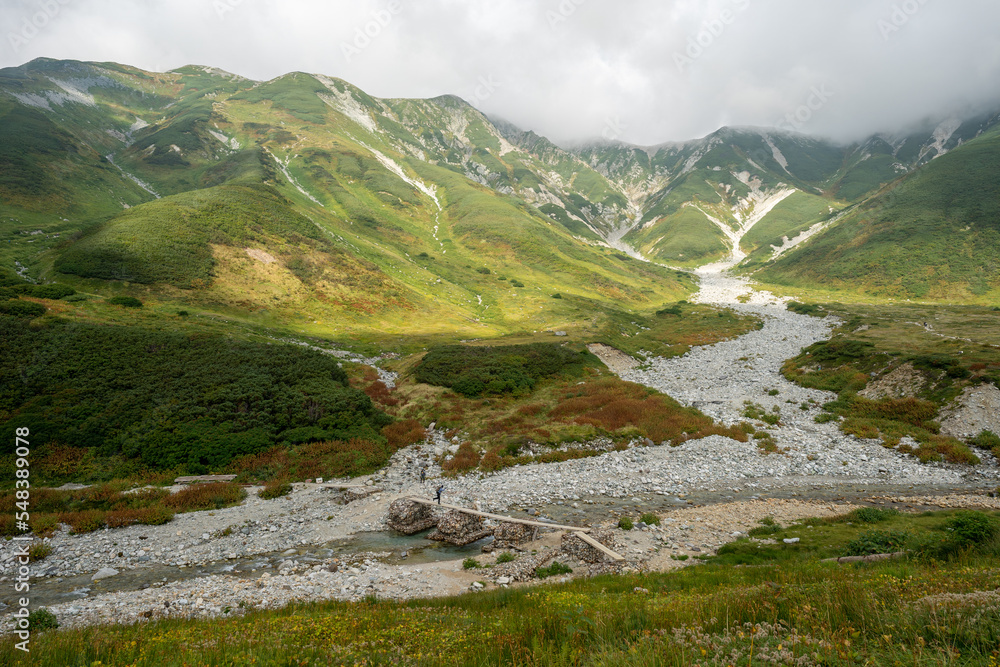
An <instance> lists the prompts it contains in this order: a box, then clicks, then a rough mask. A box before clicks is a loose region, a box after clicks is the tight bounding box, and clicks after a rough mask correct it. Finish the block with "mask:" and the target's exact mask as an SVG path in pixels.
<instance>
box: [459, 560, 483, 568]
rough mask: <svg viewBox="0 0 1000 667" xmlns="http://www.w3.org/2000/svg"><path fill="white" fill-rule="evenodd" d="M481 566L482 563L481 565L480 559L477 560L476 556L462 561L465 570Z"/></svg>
mask: <svg viewBox="0 0 1000 667" xmlns="http://www.w3.org/2000/svg"><path fill="white" fill-rule="evenodd" d="M481 567H482V565H480V564H479V561H478V560H476V559H475V558H466V559H465V560H463V561H462V569H463V570H476V569H479V568H481Z"/></svg>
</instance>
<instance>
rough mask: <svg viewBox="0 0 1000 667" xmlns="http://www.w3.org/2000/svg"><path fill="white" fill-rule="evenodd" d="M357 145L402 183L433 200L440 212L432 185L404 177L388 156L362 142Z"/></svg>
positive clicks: (403, 173) (400, 169) (439, 205)
mask: <svg viewBox="0 0 1000 667" xmlns="http://www.w3.org/2000/svg"><path fill="white" fill-rule="evenodd" d="M358 143H360V144H361V145H362V146H364V147H365V148H367V149H368V150H369V151H370V152H371V154H372V155H374V156H375V159H376V160H378V161H379V162H381V163H382V166H383V167H385V168H386V169H388V170H389V171H391V172H392V173H394V174H396V176H399V178H401V179H402V180H403V181H405V182H406V183H409V184H410V185H412V186H413V187H415V188H416V189H418V190H420V191H421V192H423V193H424V194H425V195H427V196H428V197H430V198H431V199H433V200H434V204H435V205H436V206H437V208H438V211H440V210H442V209H441V202H439V201H438V198H437V187H436V186H434V185H427V184H426V183H424V182H423V181H421V180H418V179H415V178H410V177H409V176H407V175H406V172H405V171H403V168H402V167H400V166H399V165H398V164H397V163H396V162H395V161H394V160H393V159H392V158H390V157H389V156H387V155H385V154H383V153H380V152H379V151H377V150H375V149H374V148H372V147H371V146H368V145H366V144H364V143H362V142H358Z"/></svg>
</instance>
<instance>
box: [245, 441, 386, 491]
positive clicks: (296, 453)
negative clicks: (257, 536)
mask: <svg viewBox="0 0 1000 667" xmlns="http://www.w3.org/2000/svg"><path fill="white" fill-rule="evenodd" d="M396 449H397V447H395V446H393V445H390V444H387V443H385V442H375V441H372V440H358V439H355V440H348V441H342V440H331V441H325V442H311V443H309V444H305V445H299V446H297V447H272V448H271V449H268V450H266V451H263V452H260V453H258V454H251V455H249V456H244V457H241V458H239V459H236V460H235V461H233V463H232V464H231V465H230V466H229V468H228V469H229V471H230V472H233V473H236V474H237V475H239V477H238V478H237V479H239V480H240V481H246V482H252V481H257V482H262V481H263V482H266V481H270V480H272V479H309V478H315V477H354V476H357V475H365V474H368V473H370V472H374V471H375V470H378V469H379V468H381V467H382V466H384V465H385V464H386V463H388V462H389V457H390V456H392V455H393V453H394V452H395V451H396Z"/></svg>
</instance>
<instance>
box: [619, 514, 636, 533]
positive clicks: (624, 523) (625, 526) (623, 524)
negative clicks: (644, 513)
mask: <svg viewBox="0 0 1000 667" xmlns="http://www.w3.org/2000/svg"><path fill="white" fill-rule="evenodd" d="M618 527H619V528H621V529H622V530H632V529H633V528H634V527H635V525H634V524H633V523H632V519H630V518H628V517H627V516H623V517H622V518H620V519H618Z"/></svg>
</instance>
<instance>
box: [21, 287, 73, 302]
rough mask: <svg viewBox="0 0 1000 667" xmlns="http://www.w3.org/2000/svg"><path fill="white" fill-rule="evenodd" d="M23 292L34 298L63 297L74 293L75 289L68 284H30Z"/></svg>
mask: <svg viewBox="0 0 1000 667" xmlns="http://www.w3.org/2000/svg"><path fill="white" fill-rule="evenodd" d="M25 294H27V295H28V296H33V297H35V298H36V299H53V300H55V299H63V298H65V297H68V296H73V295H74V294H76V290H75V289H73V288H72V287H70V286H69V285H58V284H52V285H31V286H30V287H29V288H28V289H27V290H25Z"/></svg>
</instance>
